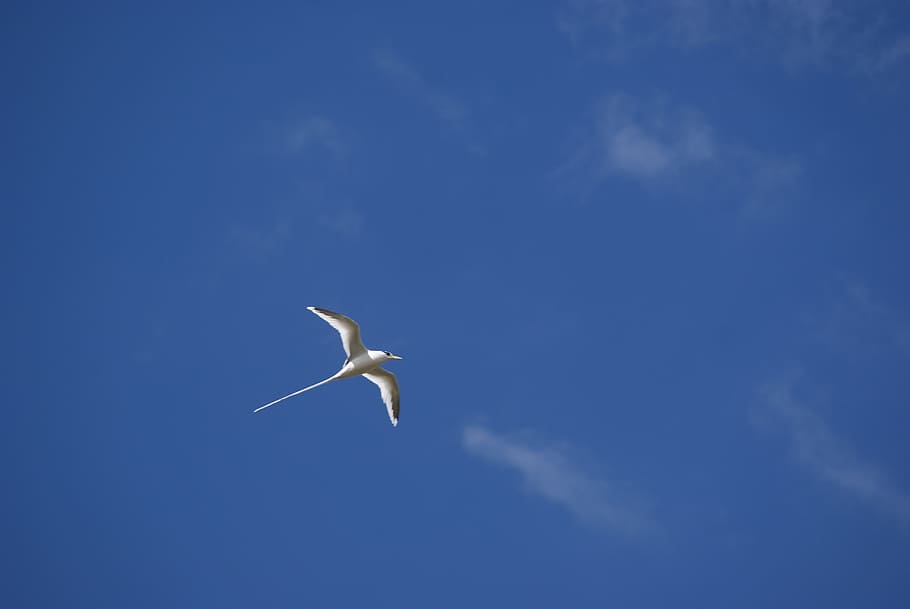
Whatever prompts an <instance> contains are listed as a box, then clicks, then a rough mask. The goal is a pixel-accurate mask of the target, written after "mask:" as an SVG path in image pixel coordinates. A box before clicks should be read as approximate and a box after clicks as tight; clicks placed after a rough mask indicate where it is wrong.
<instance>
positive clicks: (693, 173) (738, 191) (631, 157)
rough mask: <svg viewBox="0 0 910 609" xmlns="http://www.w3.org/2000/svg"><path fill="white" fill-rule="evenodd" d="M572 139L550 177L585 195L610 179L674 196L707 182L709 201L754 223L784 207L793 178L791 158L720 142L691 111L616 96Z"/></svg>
mask: <svg viewBox="0 0 910 609" xmlns="http://www.w3.org/2000/svg"><path fill="white" fill-rule="evenodd" d="M577 140H578V141H577V143H576V145H575V147H574V151H573V152H572V153H571V154H570V155H569V158H568V160H567V161H565V162H564V163H563V164H562V165H561V166H560V167H558V168H557V169H556V170H555V171H554V172H553V174H552V175H553V177H555V178H557V179H564V180H567V181H568V182H570V183H573V184H575V185H576V186H577V187H578V188H579V189H580V190H581V191H582V192H584V193H585V194H586V195H590V193H591V192H593V191H594V190H596V189H597V187H598V186H599V185H600V184H601V183H603V182H605V181H607V180H610V179H614V178H622V179H629V180H633V181H635V182H637V183H639V184H640V185H642V186H644V187H646V188H648V189H656V190H674V191H687V190H690V189H692V188H697V187H699V186H701V185H703V184H705V183H706V180H710V184H711V190H712V192H713V193H714V194H715V195H717V194H723V195H725V196H727V197H728V198H731V199H735V200H737V201H739V205H740V207H741V209H742V210H743V211H744V212H748V213H749V215H752V216H758V215H767V214H768V213H769V212H770V211H771V210H773V209H774V208H775V207H776V206H778V205H779V204H780V202H781V201H785V200H787V196H786V195H787V193H788V191H790V190H792V189H793V187H794V185H795V184H796V183H797V182H798V181H799V178H800V175H801V168H800V165H799V163H798V162H797V161H796V160H795V159H793V158H776V157H774V156H771V155H767V154H763V153H761V152H760V151H758V150H755V149H752V148H749V147H747V146H744V145H741V144H736V143H733V142H730V141H727V140H726V139H724V138H721V137H720V136H719V135H718V134H717V132H716V130H715V129H714V128H713V127H712V126H711V125H710V124H709V123H708V121H707V120H706V119H705V118H704V117H703V116H702V114H701V113H700V112H698V111H697V110H694V109H692V108H685V107H677V108H674V107H671V106H669V105H668V104H667V103H665V102H663V101H652V100H641V99H638V98H635V97H632V96H630V95H625V94H621V93H619V94H613V95H610V96H607V97H606V98H604V99H603V100H602V101H601V102H600V103H599V104H597V106H596V108H595V111H594V112H593V114H592V116H591V118H590V119H589V122H588V124H587V126H586V128H585V129H583V130H582V135H581V136H580V137H578V138H577Z"/></svg>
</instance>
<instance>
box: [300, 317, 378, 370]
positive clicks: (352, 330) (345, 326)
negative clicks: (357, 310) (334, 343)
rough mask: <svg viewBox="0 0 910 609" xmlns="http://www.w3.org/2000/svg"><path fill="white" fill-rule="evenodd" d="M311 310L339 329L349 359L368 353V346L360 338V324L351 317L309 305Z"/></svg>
mask: <svg viewBox="0 0 910 609" xmlns="http://www.w3.org/2000/svg"><path fill="white" fill-rule="evenodd" d="M307 309H309V310H310V311H312V312H313V313H315V314H316V315H318V316H319V317H321V318H322V319H324V320H325V321H326V322H327V323H328V324H329V325H330V326H332V327H333V328H335V329H336V330H338V333H339V334H340V335H341V344H342V345H344V352H345V353H346V354H347V356H348V359H353V358H355V357H357V356H358V355H361V354H363V353H366V351H367V348H366V347H364V346H363V341H361V340H360V326H358V325H357V322H356V321H354V320H353V319H351V318H350V317H345V316H344V315H342V314H341V313H334V312H332V311H327V310H326V309H320V308H318V307H307Z"/></svg>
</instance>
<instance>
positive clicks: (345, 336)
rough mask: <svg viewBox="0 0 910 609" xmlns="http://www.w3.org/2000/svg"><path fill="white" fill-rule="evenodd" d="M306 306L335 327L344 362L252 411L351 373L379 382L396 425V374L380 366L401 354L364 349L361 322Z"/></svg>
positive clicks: (257, 410) (348, 376)
mask: <svg viewBox="0 0 910 609" xmlns="http://www.w3.org/2000/svg"><path fill="white" fill-rule="evenodd" d="M307 309H309V310H310V311H312V312H313V313H315V314H316V315H318V316H319V317H321V318H322V319H324V320H325V321H326V322H328V324H329V325H330V326H332V327H333V328H335V329H336V330H338V334H340V335H341V344H342V345H343V346H344V352H345V353H346V354H347V356H348V358H347V359H346V360H344V364H343V365H342V366H341V370H339V371H338V372H336V373H335V374H334V375H332V376H330V377H329V378H327V379H325V380H324V381H319V382H318V383H316V384H315V385H310V386H309V387H304V388H303V389H300V390H299V391H295V392H294V393H290V394H288V395H286V396H284V397H283V398H278V399H277V400H275V401H274V402H269V403H268V404H264V405H263V406H260V407H259V408H257V409H256V410H254V411H253V412H259V411H260V410H263V409H264V408H268V407H269V406H272V405H274V404H277V403H278V402H281V401H283V400H286V399H288V398H292V397H294V396H295V395H299V394H301V393H303V392H304V391H309V390H310V389H315V388H316V387H319V386H320V385H325V384H326V383H330V382H332V381H337V380H339V379H346V378H350V377H352V376H362V377H363V378H365V379H366V380H368V381H370V382H371V383H375V384H376V385H378V386H379V393H380V395H381V396H382V401H383V402H385V407H386V410H388V411H389V419H391V420H392V425H394V426H397V425H398V379H396V378H395V375H394V374H392V373H391V372H389V371H388V370H383V369H382V368H381V367H380V366H382V365H383V364H384V363H386V362H388V361H390V360H393V359H401V358H400V357H399V356H397V355H392V354H391V353H389V352H388V351H374V350H373V349H367V348H366V347H364V346H363V341H361V340H360V326H358V325H357V322H356V321H354V320H353V319H351V318H350V317H345V316H344V315H341V314H340V313H333V312H332V311H327V310H325V309H320V308H317V307H307Z"/></svg>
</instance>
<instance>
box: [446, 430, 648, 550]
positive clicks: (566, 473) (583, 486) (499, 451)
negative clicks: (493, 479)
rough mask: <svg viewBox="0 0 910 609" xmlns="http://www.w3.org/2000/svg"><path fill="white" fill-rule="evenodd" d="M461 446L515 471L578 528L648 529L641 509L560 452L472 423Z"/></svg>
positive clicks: (630, 531)
mask: <svg viewBox="0 0 910 609" xmlns="http://www.w3.org/2000/svg"><path fill="white" fill-rule="evenodd" d="M462 446H463V447H464V450H465V451H466V452H467V453H468V454H470V455H473V456H475V457H478V458H481V459H484V460H486V461H489V462H491V463H494V464H496V465H500V466H503V467H506V468H509V469H512V470H514V471H516V472H518V473H519V474H520V475H521V478H522V481H523V482H524V485H525V488H526V489H527V490H528V491H529V492H531V493H534V494H536V495H540V496H541V497H544V498H545V499H547V500H549V501H552V502H553V503H555V504H557V505H559V506H561V507H563V508H565V509H566V510H568V511H569V512H571V513H572V514H573V515H574V516H575V517H576V518H578V520H579V521H580V522H582V523H584V524H587V525H591V526H595V527H604V528H608V529H611V530H614V531H618V532H621V533H625V534H629V535H637V534H642V533H645V532H648V531H649V530H652V529H653V524H652V523H651V521H650V520H649V519H648V518H647V517H646V516H645V515H644V514H643V513H642V512H641V510H638V509H635V508H633V507H632V506H631V505H630V504H629V503H628V501H623V500H620V499H619V498H618V497H617V493H616V492H615V491H614V490H613V489H611V487H610V485H609V484H607V483H606V482H605V481H604V480H601V479H598V478H594V477H592V476H589V475H588V474H586V473H584V472H583V471H581V469H580V468H579V467H578V466H577V465H575V464H574V463H572V461H571V460H570V459H569V457H568V455H567V454H566V451H565V449H560V448H557V447H553V446H539V445H535V444H532V443H531V442H528V441H526V440H522V439H519V438H515V437H512V436H507V435H504V434H498V433H496V432H493V431H491V430H489V429H487V428H485V427H482V426H477V425H472V426H467V427H465V428H464V430H463V432H462Z"/></svg>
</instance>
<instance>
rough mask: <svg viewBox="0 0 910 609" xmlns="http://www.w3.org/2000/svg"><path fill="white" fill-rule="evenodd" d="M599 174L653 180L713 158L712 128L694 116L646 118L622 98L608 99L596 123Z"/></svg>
mask: <svg viewBox="0 0 910 609" xmlns="http://www.w3.org/2000/svg"><path fill="white" fill-rule="evenodd" d="M597 122H598V125H597V131H598V134H597V135H598V137H599V139H600V141H599V143H598V144H599V147H601V150H602V154H603V168H604V169H605V170H606V171H608V172H613V173H619V174H624V175H627V176H630V177H633V178H637V179H643V180H651V179H654V178H660V177H662V176H666V175H668V174H673V173H675V172H677V171H679V170H681V169H683V168H685V167H687V166H689V165H697V164H701V163H708V162H710V161H711V160H712V159H713V157H714V148H715V145H714V138H713V135H712V133H711V129H710V127H709V126H708V125H707V124H705V122H704V121H703V120H701V118H700V117H699V116H697V115H696V114H694V113H692V112H676V113H667V112H666V111H664V110H661V109H657V110H656V111H653V112H650V113H648V112H647V111H645V110H643V109H642V107H641V105H640V104H639V103H638V102H637V101H636V100H633V99H632V98H630V97H628V96H625V95H613V96H611V97H609V98H607V100H606V103H605V104H604V107H603V109H602V110H601V111H600V113H599V116H598V118H597Z"/></svg>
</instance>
